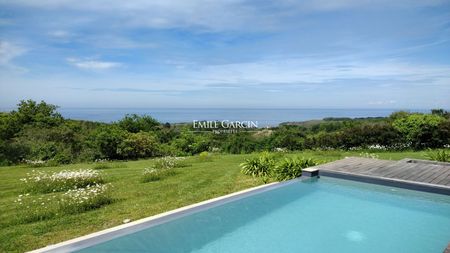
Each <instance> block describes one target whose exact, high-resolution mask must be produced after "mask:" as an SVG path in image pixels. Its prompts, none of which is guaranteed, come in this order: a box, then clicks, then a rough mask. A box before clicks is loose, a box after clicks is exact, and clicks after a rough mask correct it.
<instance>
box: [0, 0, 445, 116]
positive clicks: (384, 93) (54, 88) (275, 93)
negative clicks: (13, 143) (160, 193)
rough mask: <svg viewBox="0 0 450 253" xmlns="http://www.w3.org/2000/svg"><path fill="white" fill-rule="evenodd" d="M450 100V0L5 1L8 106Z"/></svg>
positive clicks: (0, 51)
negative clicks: (28, 103)
mask: <svg viewBox="0 0 450 253" xmlns="http://www.w3.org/2000/svg"><path fill="white" fill-rule="evenodd" d="M29 98H31V99H35V100H45V101H47V102H50V103H53V104H57V105H60V106H62V107H296V108H411V109H413V108H424V109H425V108H436V107H444V108H450V1H448V0H427V1H423V0H395V1H393V0H330V1H326V0H303V1H295V0H278V1H265V0H256V1H242V0H228V1H227V0H223V1H217V0H189V1H186V0H171V1H167V0H154V1H152V0H134V1H122V0H97V1H80V0H39V1H33V0H9V1H8V0H0V107H3V108H5V107H11V106H14V105H15V104H17V102H18V100H20V99H29Z"/></svg>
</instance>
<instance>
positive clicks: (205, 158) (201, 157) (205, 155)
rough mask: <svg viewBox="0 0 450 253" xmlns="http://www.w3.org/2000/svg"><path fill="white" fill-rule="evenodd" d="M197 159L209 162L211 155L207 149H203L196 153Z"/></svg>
mask: <svg viewBox="0 0 450 253" xmlns="http://www.w3.org/2000/svg"><path fill="white" fill-rule="evenodd" d="M198 160H199V161H200V162H211V161H212V155H211V154H210V153H208V151H203V152H201V153H200V154H199V155H198Z"/></svg>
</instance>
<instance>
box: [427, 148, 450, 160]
mask: <svg viewBox="0 0 450 253" xmlns="http://www.w3.org/2000/svg"><path fill="white" fill-rule="evenodd" d="M427 157H428V158H430V159H431V160H434V161H439V162H450V152H447V150H445V149H441V150H437V151H436V152H432V151H431V150H430V151H429V152H428V153H427Z"/></svg>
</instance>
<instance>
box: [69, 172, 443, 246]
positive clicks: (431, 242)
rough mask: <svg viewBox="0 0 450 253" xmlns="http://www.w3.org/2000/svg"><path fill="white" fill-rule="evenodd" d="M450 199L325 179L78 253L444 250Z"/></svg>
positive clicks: (250, 198) (300, 183)
mask: <svg viewBox="0 0 450 253" xmlns="http://www.w3.org/2000/svg"><path fill="white" fill-rule="evenodd" d="M449 241H450V196H447V195H439V194H432V193H425V192H418V191H411V190H406V189H400V188H392V187H386V186H381V185H374V184H367V183H359V182H355V181H349V180H343V179H336V178H329V177H322V178H320V179H311V180H306V181H305V180H295V181H292V182H290V183H287V184H285V185H283V186H282V187H278V188H275V189H271V190H268V191H265V192H261V193H258V194H254V195H251V196H248V197H245V198H241V199H238V200H235V201H232V202H229V203H225V204H223V205H220V206H215V207H212V208H209V209H206V210H203V211H200V212H196V213H193V214H189V215H186V216H183V217H180V218H177V219H174V220H171V221H168V222H165V223H162V224H158V225H155V226H152V227H150V228H146V229H144V230H141V231H138V232H134V233H131V234H128V235H124V236H120V237H117V238H114V239H112V240H109V241H105V242H102V243H99V244H96V245H93V246H90V247H88V248H84V249H81V250H79V251H77V252H83V253H88V252H161V253H165V252H167V253H177V252H196V253H202V252H233V253H235V252H245V253H248V252H270V253H273V252H327V253H328V252H395V253H398V252H408V253H413V252H439V253H442V252H443V250H444V249H445V247H446V246H447V244H448V243H449Z"/></svg>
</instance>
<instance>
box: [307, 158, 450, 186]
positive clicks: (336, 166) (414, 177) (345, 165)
mask: <svg viewBox="0 0 450 253" xmlns="http://www.w3.org/2000/svg"><path fill="white" fill-rule="evenodd" d="M315 168H317V169H319V170H320V174H321V175H329V176H338V177H345V176H349V177H360V178H367V179H370V178H372V179H378V180H385V181H389V182H391V184H390V185H392V186H395V182H397V183H400V184H404V185H419V186H421V187H431V188H437V189H442V190H443V191H444V194H450V163H442V162H433V161H424V160H415V159H403V160H400V161H390V160H379V159H371V158H362V157H348V158H345V159H342V160H338V161H335V162H331V163H327V164H322V165H319V166H316V167H315ZM399 187H402V186H401V185H399ZM405 188H411V187H405ZM412 188H414V187H412ZM418 190H420V189H418ZM445 192H447V193H445Z"/></svg>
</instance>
